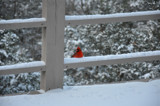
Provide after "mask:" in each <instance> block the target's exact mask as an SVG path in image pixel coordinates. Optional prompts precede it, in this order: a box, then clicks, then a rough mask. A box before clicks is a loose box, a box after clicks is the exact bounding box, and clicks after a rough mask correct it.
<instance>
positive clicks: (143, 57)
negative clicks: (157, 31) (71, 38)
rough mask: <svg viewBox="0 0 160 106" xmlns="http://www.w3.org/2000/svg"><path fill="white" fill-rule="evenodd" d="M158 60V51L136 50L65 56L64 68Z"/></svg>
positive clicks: (159, 52)
mask: <svg viewBox="0 0 160 106" xmlns="http://www.w3.org/2000/svg"><path fill="white" fill-rule="evenodd" d="M152 60H160V51H148V52H136V53H128V54H119V55H107V56H91V57H83V58H65V59H64V68H78V67H89V66H97V65H112V64H123V63H132V62H144V61H152Z"/></svg>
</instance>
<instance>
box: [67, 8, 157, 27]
mask: <svg viewBox="0 0 160 106" xmlns="http://www.w3.org/2000/svg"><path fill="white" fill-rule="evenodd" d="M159 18H160V11H159V10H157V11H141V12H131V13H116V14H107V15H76V16H66V17H65V19H66V23H65V24H66V25H83V24H102V23H111V22H127V21H140V20H149V19H159Z"/></svg>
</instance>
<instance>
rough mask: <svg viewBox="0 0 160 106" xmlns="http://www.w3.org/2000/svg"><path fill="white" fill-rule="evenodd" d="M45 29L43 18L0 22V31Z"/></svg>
mask: <svg viewBox="0 0 160 106" xmlns="http://www.w3.org/2000/svg"><path fill="white" fill-rule="evenodd" d="M32 27H46V19H45V18H30V19H11V20H0V29H20V28H32Z"/></svg>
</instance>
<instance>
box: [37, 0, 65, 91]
mask: <svg viewBox="0 0 160 106" xmlns="http://www.w3.org/2000/svg"><path fill="white" fill-rule="evenodd" d="M42 3H43V4H42V6H43V8H42V17H44V18H46V20H47V23H46V28H42V61H45V63H46V71H45V72H42V73H41V82H40V89H43V90H45V91H47V90H50V89H56V88H62V86H63V65H64V24H65V0H42Z"/></svg>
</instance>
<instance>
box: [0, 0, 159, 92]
mask: <svg viewBox="0 0 160 106" xmlns="http://www.w3.org/2000/svg"><path fill="white" fill-rule="evenodd" d="M41 9H42V1H41V0H23V1H20V0H0V19H15V18H33V17H41ZM149 10H160V1H159V0H66V15H88V14H90V15H91V14H112V13H123V12H136V11H149ZM64 36H65V39H64V44H65V48H64V57H65V58H70V56H71V55H72V54H73V53H74V51H75V49H76V47H77V46H80V47H81V49H82V51H83V52H84V55H85V56H98V55H109V54H123V53H132V52H141V51H153V50H160V20H148V21H138V22H119V23H107V24H105V23H104V24H96V25H78V26H73V27H72V26H66V27H65V34H64ZM40 57H41V29H40V28H30V29H18V30H0V65H7V64H15V63H20V62H29V61H36V60H40ZM159 77H160V62H159V61H153V62H135V63H133V64H117V65H108V66H105V65H104V66H94V67H85V68H77V69H68V70H64V85H85V84H97V83H109V82H115V81H128V80H136V79H146V78H151V79H152V78H159ZM39 81H40V73H24V74H18V75H5V76H0V94H8V93H16V92H27V91H30V90H36V89H39Z"/></svg>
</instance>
